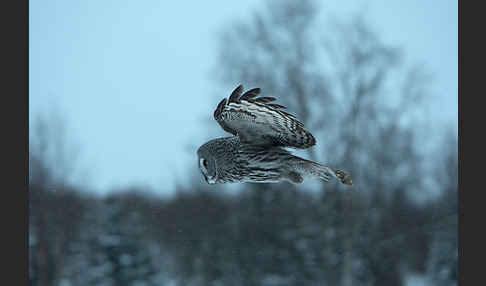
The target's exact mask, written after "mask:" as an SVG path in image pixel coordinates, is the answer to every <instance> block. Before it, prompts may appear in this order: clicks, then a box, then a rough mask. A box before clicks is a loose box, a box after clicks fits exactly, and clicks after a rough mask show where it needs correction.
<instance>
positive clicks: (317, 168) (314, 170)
mask: <svg viewBox="0 0 486 286" xmlns="http://www.w3.org/2000/svg"><path fill="white" fill-rule="evenodd" d="M296 158H298V161H299V164H298V165H300V167H301V168H302V169H303V170H302V171H304V173H305V174H307V175H310V176H312V177H318V178H320V179H322V180H324V181H326V182H328V181H329V179H330V178H331V177H334V178H336V179H338V180H339V181H340V182H341V183H343V184H345V185H350V186H352V185H353V181H352V180H351V176H350V175H349V174H347V173H346V172H344V171H342V170H339V169H335V168H331V167H328V166H324V165H321V164H319V163H316V162H313V161H309V160H306V159H302V158H299V157H296Z"/></svg>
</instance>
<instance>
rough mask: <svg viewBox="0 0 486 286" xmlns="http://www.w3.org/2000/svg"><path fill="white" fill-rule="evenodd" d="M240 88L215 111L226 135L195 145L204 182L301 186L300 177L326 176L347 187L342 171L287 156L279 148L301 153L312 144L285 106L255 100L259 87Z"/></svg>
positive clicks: (347, 178) (312, 139)
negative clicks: (197, 146) (245, 90)
mask: <svg viewBox="0 0 486 286" xmlns="http://www.w3.org/2000/svg"><path fill="white" fill-rule="evenodd" d="M242 92H243V86H242V85H239V86H238V87H237V88H236V89H235V90H234V91H233V92H232V93H231V95H230V97H229V100H226V98H225V99H223V100H222V101H221V102H220V103H219V104H218V106H217V108H216V110H215V111H214V118H215V119H216V121H217V122H218V123H219V124H220V125H221V127H222V128H223V129H224V130H225V131H227V132H229V133H231V134H233V136H231V137H225V138H218V139H214V140H211V141H209V142H207V143H205V144H204V145H202V146H201V147H199V149H198V151H197V154H198V158H199V168H200V170H201V172H202V174H203V176H204V178H205V179H206V181H207V182H208V183H209V184H214V183H232V182H255V183H276V182H281V181H290V182H293V183H301V182H302V181H303V180H304V178H306V177H310V178H320V179H323V180H324V181H329V179H330V177H335V178H337V179H339V180H340V181H341V182H342V183H344V184H347V185H352V182H351V179H350V176H349V175H348V174H346V173H345V172H343V171H341V170H338V169H334V168H331V167H327V166H324V165H321V164H319V163H316V162H313V161H309V160H306V159H303V158H300V157H297V156H294V155H292V154H291V153H290V152H289V151H287V150H285V149H283V147H290V148H299V149H306V148H310V147H312V146H314V145H315V143H316V140H315V139H314V136H312V134H311V133H310V132H308V131H307V130H305V129H304V125H303V124H302V123H301V122H299V121H298V120H297V119H296V118H295V116H293V115H291V114H289V113H287V112H285V111H283V110H282V109H285V107H284V106H282V105H278V104H270V103H269V102H272V101H274V100H275V98H273V97H257V96H258V95H259V94H260V89H259V88H254V89H251V90H249V91H247V92H245V93H244V94H242Z"/></svg>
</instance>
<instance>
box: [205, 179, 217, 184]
mask: <svg viewBox="0 0 486 286" xmlns="http://www.w3.org/2000/svg"><path fill="white" fill-rule="evenodd" d="M206 182H208V184H210V185H213V184H216V179H215V178H213V177H209V178H206Z"/></svg>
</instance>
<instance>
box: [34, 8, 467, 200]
mask: <svg viewBox="0 0 486 286" xmlns="http://www.w3.org/2000/svg"><path fill="white" fill-rule="evenodd" d="M29 2H30V8H29V10H30V11H29V17H30V18H29V29H30V35H29V41H30V46H29V61H30V63H29V88H30V102H29V108H30V115H31V117H33V115H34V114H36V113H38V112H39V111H43V110H44V111H45V110H49V106H50V105H53V104H55V105H57V106H59V108H60V109H62V111H63V115H64V117H65V119H66V122H67V126H68V127H69V130H68V132H69V134H71V135H72V138H73V139H74V140H75V141H76V142H77V143H78V144H79V146H80V149H81V151H80V152H81V156H80V157H79V162H78V165H79V166H80V171H79V172H78V174H77V175H76V180H77V181H79V182H82V183H83V184H86V185H88V186H89V187H90V189H92V190H94V191H96V192H98V193H105V192H107V191H110V190H112V189H114V188H117V187H122V186H126V185H137V184H141V185H147V186H150V187H152V188H153V189H154V190H155V191H160V192H165V191H167V190H171V189H172V188H173V187H174V184H175V180H174V179H175V178H177V179H180V180H183V179H184V177H185V176H186V174H192V173H191V172H193V170H194V168H195V167H196V160H195V158H193V156H194V154H195V150H193V151H194V152H192V151H191V146H198V145H200V144H201V143H203V142H204V141H205V140H206V139H207V138H208V133H207V123H206V122H203V121H206V120H210V119H211V118H212V117H211V116H212V112H213V110H214V108H215V106H216V104H217V102H216V101H214V99H215V98H222V97H226V96H227V95H228V94H215V91H216V90H218V89H217V86H216V84H215V82H214V81H212V80H211V79H210V78H211V75H210V71H211V69H212V68H213V67H214V64H215V61H216V53H215V51H216V49H217V44H218V41H217V39H218V33H219V31H221V30H222V29H223V28H224V27H225V25H228V24H230V23H231V21H232V20H234V19H243V18H244V17H248V16H249V15H251V12H252V11H253V10H254V9H259V8H261V7H260V6H261V5H262V4H261V1H257V0H252V1H238V2H230V1H204V2H203V1H127V0H124V1H109V0H105V1H94V0H83V1H80V0H78V1H76V0H72V1H60V0H45V1H39V0H30V1H29ZM323 3H324V8H325V9H324V10H323V12H324V15H334V16H335V17H337V18H338V19H343V20H344V19H346V18H347V17H350V15H352V14H353V13H355V12H358V11H362V12H363V13H364V14H365V15H366V19H367V20H368V22H369V23H370V24H371V25H372V27H373V28H375V30H376V31H377V32H378V34H379V35H380V36H381V37H382V38H383V39H384V40H385V41H386V42H388V43H391V44H396V45H399V46H401V47H402V48H403V50H404V52H405V54H406V59H407V60H409V61H411V62H420V63H423V64H424V65H425V66H426V67H427V68H428V69H429V70H430V71H431V72H432V73H433V74H434V81H433V83H432V84H431V95H432V96H431V98H430V99H429V101H428V102H429V106H428V110H429V111H430V115H429V116H430V118H431V119H432V120H434V121H437V122H438V125H437V126H442V125H440V124H442V123H452V124H454V125H457V91H458V87H457V86H458V84H457V60H458V56H457V52H458V48H457V46H458V36H457V33H458V32H457V31H458V30H457V28H458V24H457V22H458V21H457V1H439V0H436V1H358V0H355V1H326V2H323ZM236 84H237V83H234V85H236ZM229 85H232V83H230V84H229ZM229 92H230V91H228V93H229ZM439 123H440V124H439ZM221 134H223V133H221ZM211 135H214V134H211ZM192 162H193V164H191V163H192Z"/></svg>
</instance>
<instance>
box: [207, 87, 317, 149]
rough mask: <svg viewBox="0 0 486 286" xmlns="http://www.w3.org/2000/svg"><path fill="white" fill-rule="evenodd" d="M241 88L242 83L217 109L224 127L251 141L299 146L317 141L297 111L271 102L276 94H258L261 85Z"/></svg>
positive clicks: (244, 139) (253, 142)
mask: <svg viewBox="0 0 486 286" xmlns="http://www.w3.org/2000/svg"><path fill="white" fill-rule="evenodd" d="M242 92H243V86H242V85H239V86H238V87H237V88H236V89H235V90H234V91H233V92H232V93H231V95H230V97H229V99H228V100H226V98H225V99H223V100H222V101H221V102H220V103H219V104H218V107H217V108H216V110H215V111H214V119H216V121H217V122H218V123H219V125H221V127H222V128H223V129H224V130H225V131H227V132H229V133H231V134H233V135H236V136H238V137H240V140H241V142H244V143H248V144H255V145H270V146H281V147H292V148H299V149H306V148H309V147H312V146H314V145H315V144H316V140H315V139H314V136H312V134H311V133H310V132H309V131H307V130H305V129H304V125H303V124H302V123H301V122H300V121H298V120H297V119H296V118H295V116H294V115H292V114H289V113H287V112H285V111H283V110H282V109H285V106H282V105H278V104H272V103H269V102H272V101H274V100H275V98H273V97H258V95H259V94H260V89H259V88H254V89H251V90H248V91H247V92H245V93H244V94H242Z"/></svg>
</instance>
